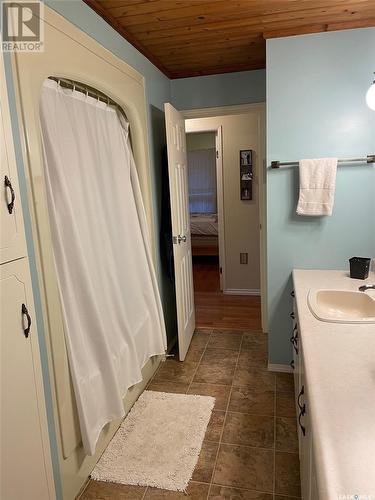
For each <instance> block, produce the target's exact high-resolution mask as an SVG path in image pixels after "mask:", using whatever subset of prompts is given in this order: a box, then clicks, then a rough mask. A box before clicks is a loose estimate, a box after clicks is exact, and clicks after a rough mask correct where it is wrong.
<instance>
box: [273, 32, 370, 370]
mask: <svg viewBox="0 0 375 500" xmlns="http://www.w3.org/2000/svg"><path fill="white" fill-rule="evenodd" d="M374 54H375V28H366V29H358V30H348V31H338V32H332V33H319V34H313V35H306V36H296V37H289V38H279V39H273V40H268V41H267V165H270V163H271V161H272V160H279V161H291V160H299V159H301V158H319V157H329V156H332V157H338V158H348V157H363V156H366V155H367V154H373V153H374V151H375V113H374V112H373V111H372V110H370V109H369V108H368V107H367V105H366V101H365V95H366V91H367V89H368V86H369V73H371V71H372V69H373V68H374V66H375V65H374V63H375V55H374ZM267 177H268V179H267V190H268V193H267V214H268V221H267V234H268V236H267V249H268V257H267V258H268V270H267V274H268V287H267V289H268V321H269V356H270V362H271V363H275V364H285V365H288V364H289V362H290V361H291V356H292V353H291V345H290V342H289V337H290V328H291V320H290V317H289V314H290V312H291V307H292V302H291V297H290V292H291V289H292V283H291V271H292V269H293V268H306V269H314V268H315V269H348V259H349V258H350V257H352V256H353V255H370V256H372V255H375V217H374V214H375V168H374V166H373V165H367V164H366V163H363V164H355V165H342V166H341V165H339V166H338V168H337V179H336V194H335V206H334V211H333V215H332V217H301V216H298V215H296V213H295V207H296V203H297V197H298V169H297V168H293V167H292V168H287V167H285V168H281V169H273V170H271V169H269V170H268V175H267Z"/></svg>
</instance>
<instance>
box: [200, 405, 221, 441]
mask: <svg viewBox="0 0 375 500" xmlns="http://www.w3.org/2000/svg"><path fill="white" fill-rule="evenodd" d="M224 419H225V411H213V412H212V415H211V420H210V421H209V424H208V426H207V431H206V435H205V437H204V439H205V440H206V441H213V442H215V443H218V442H219V441H220V437H221V431H222V430H223V425H224Z"/></svg>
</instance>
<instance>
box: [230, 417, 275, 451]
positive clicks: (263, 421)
mask: <svg viewBox="0 0 375 500" xmlns="http://www.w3.org/2000/svg"><path fill="white" fill-rule="evenodd" d="M222 442H223V443H231V444H242V445H247V446H255V447H258V446H259V447H261V448H273V446H274V418H273V417H265V416H263V415H262V416H259V415H248V414H246V413H231V412H228V414H227V417H226V420H225V427H224V432H223V437H222Z"/></svg>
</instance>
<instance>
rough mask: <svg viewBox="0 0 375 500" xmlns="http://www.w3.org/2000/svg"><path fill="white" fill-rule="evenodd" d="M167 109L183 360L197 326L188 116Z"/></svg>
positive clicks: (181, 355) (179, 345)
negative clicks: (189, 176) (189, 188)
mask: <svg viewBox="0 0 375 500" xmlns="http://www.w3.org/2000/svg"><path fill="white" fill-rule="evenodd" d="M164 109H165V124H166V130H167V147H168V171H169V190H170V197H171V212H172V214H171V216H172V232H173V257H174V269H175V281H176V303H177V328H178V347H179V357H180V361H183V360H184V359H185V356H186V353H187V351H188V349H189V345H190V342H191V338H192V336H193V333H194V329H195V310H194V288H193V266H192V261H191V237H190V214H189V191H188V175H187V155H186V136H185V119H184V117H183V116H182V115H181V113H179V112H178V111H177V110H176V109H174V107H173V106H171V105H170V104H165V105H164Z"/></svg>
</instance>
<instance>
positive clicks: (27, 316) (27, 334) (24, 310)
mask: <svg viewBox="0 0 375 500" xmlns="http://www.w3.org/2000/svg"><path fill="white" fill-rule="evenodd" d="M22 315H23V316H26V320H27V326H26V328H24V329H23V333H24V335H25V337H26V338H28V336H29V333H30V328H31V317H30V314H29V311H28V310H27V307H26V306H25V304H22Z"/></svg>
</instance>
